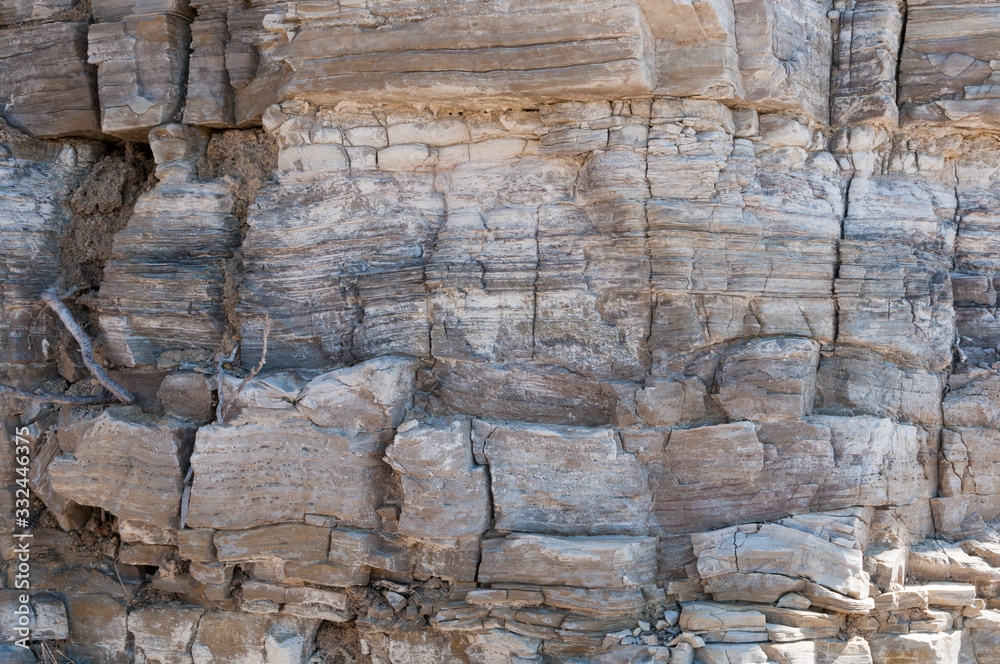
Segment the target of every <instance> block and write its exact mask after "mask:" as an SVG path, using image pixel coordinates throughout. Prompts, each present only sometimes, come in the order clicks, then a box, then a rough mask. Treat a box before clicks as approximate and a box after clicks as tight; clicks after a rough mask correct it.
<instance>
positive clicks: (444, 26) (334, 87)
mask: <svg viewBox="0 0 1000 664" xmlns="http://www.w3.org/2000/svg"><path fill="white" fill-rule="evenodd" d="M293 8H294V3H293ZM293 8H291V9H292V11H288V10H286V12H285V13H284V15H283V16H282V15H280V14H279V15H276V16H274V17H273V18H270V20H272V21H274V22H275V23H277V24H278V25H281V27H282V28H284V29H285V30H286V34H287V33H288V31H289V30H291V31H293V34H295V36H296V38H295V39H294V40H292V41H291V42H290V43H289V44H288V45H287V46H285V47H282V48H279V49H278V50H277V51H276V53H275V55H274V57H275V58H277V59H279V60H281V61H283V62H285V63H287V64H288V65H289V66H290V67H291V69H292V76H291V79H290V80H289V81H288V83H286V85H285V86H284V87H283V90H282V94H283V96H284V97H285V98H293V97H298V98H303V99H308V100H309V101H311V102H314V103H322V104H326V103H335V102H336V101H339V100H340V99H343V98H353V99H356V100H364V101H381V102H386V101H388V102H395V101H402V100H406V99H408V98H410V97H411V96H412V95H413V94H414V92H415V91H419V94H420V95H421V96H422V97H424V98H426V99H428V100H434V101H437V102H446V101H450V100H451V99H452V98H453V95H454V93H455V91H456V90H461V91H462V95H463V96H464V97H466V98H468V99H474V100H494V99H495V100H503V101H514V100H519V99H523V98H525V97H529V98H533V99H538V98H543V99H544V98H545V97H550V98H556V99H560V98H561V99H567V98H569V99H573V98H583V99H587V98H593V97H595V96H597V97H601V96H602V93H604V96H607V95H606V93H607V92H610V91H613V92H614V93H615V94H616V95H618V96H624V97H628V96H633V95H641V94H644V93H648V92H649V91H650V90H651V89H652V86H653V81H654V74H653V72H652V71H651V70H650V69H651V67H650V64H651V63H649V62H648V59H647V55H646V54H647V51H649V50H651V49H652V47H653V44H652V43H651V36H650V35H649V32H648V30H649V28H648V26H647V25H646V21H645V18H644V16H643V13H642V11H641V10H640V9H639V7H637V6H636V5H635V4H634V3H632V2H617V1H615V0H587V3H586V5H584V6H578V7H576V9H578V10H579V11H581V12H585V13H587V14H588V15H589V16H590V19H589V20H587V21H586V22H582V23H581V22H576V21H570V20H560V19H558V18H557V17H560V16H564V17H565V16H567V15H565V14H561V11H562V10H563V9H565V4H564V3H562V2H551V1H550V2H546V3H543V4H537V3H536V4H533V5H530V6H523V7H517V8H511V10H507V11H503V10H501V11H497V10H496V9H493V8H492V7H485V6H484V7H477V6H476V5H475V4H472V3H449V4H444V5H443V6H442V5H439V6H437V7H435V6H434V5H430V6H429V7H427V8H424V11H419V12H416V13H415V15H414V16H413V19H416V20H412V19H411V21H410V22H406V23H399V24H390V25H388V26H386V27H385V28H383V29H381V30H372V29H370V28H368V27H367V26H365V25H364V24H363V23H362V22H360V21H359V22H358V24H355V25H351V24H349V23H348V24H346V25H343V26H342V27H330V24H329V23H327V24H326V25H324V23H326V22H328V21H336V19H337V18H338V16H337V15H338V14H340V12H341V11H343V10H341V9H338V8H336V7H331V8H330V9H328V10H326V11H323V10H318V11H317V9H315V8H312V7H311V9H312V10H313V11H311V12H309V13H304V12H298V13H294V9H293ZM428 10H429V11H428ZM435 10H436V11H435ZM543 17H544V18H543ZM334 25H336V23H334ZM567 68H569V70H570V71H565V70H566V69H567Z"/></svg>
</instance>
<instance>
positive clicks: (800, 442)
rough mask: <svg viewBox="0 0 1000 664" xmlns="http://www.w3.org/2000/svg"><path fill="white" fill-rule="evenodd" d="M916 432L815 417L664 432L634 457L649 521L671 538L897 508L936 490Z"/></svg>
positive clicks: (931, 451) (931, 460) (925, 444)
mask: <svg viewBox="0 0 1000 664" xmlns="http://www.w3.org/2000/svg"><path fill="white" fill-rule="evenodd" d="M921 434H922V432H921V430H920V429H917V428H916V427H913V426H909V425H899V424H895V423H893V422H892V421H891V420H889V419H885V418H874V417H839V416H813V417H809V418H805V419H801V420H799V419H786V420H781V421H778V422H769V423H764V424H760V425H755V424H753V423H751V422H737V423H732V424H722V425H714V426H707V427H699V428H695V429H682V430H676V431H673V432H671V434H670V437H669V439H668V441H667V444H666V446H665V447H664V448H662V450H663V451H662V452H661V451H660V449H659V448H657V446H655V445H652V446H650V449H648V450H645V451H644V452H643V453H642V455H641V458H642V462H643V465H644V466H645V467H646V470H647V473H648V477H649V486H650V489H651V491H652V493H653V511H654V514H655V519H656V522H657V523H658V524H659V525H660V526H661V527H663V528H665V529H667V530H668V531H669V532H690V530H691V528H692V527H694V524H699V525H701V526H703V527H705V528H715V527H719V526H723V525H729V524H733V523H741V522H745V521H752V520H758V521H762V520H768V519H775V518H781V517H783V516H785V515H787V514H789V513H802V512H807V511H812V510H829V509H840V508H845V507H851V506H855V505H878V506H883V505H894V504H895V505H905V504H911V503H914V502H916V501H918V500H921V499H926V498H928V497H930V496H932V495H934V494H935V493H936V491H937V468H936V463H937V462H936V448H932V447H931V442H932V441H931V440H929V439H928V437H927V436H923V435H921Z"/></svg>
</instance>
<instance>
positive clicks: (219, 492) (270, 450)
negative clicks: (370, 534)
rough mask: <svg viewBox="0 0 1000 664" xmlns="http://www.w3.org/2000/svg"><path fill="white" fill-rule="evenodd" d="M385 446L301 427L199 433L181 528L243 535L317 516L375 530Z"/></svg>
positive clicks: (378, 439) (373, 438)
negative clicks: (187, 507)
mask: <svg viewBox="0 0 1000 664" xmlns="http://www.w3.org/2000/svg"><path fill="white" fill-rule="evenodd" d="M388 442H389V437H388V436H387V435H386V434H363V435H358V436H350V435H345V434H344V433H342V432H340V431H338V430H335V429H327V428H323V427H317V426H315V425H314V424H312V423H309V422H303V421H299V422H294V421H290V422H287V423H285V424H282V425H257V424H248V425H244V426H239V427H226V426H207V427H202V428H201V429H199V431H198V435H197V440H196V441H195V447H194V454H193V455H192V457H191V465H192V468H193V469H194V484H193V485H192V490H191V503H190V511H189V512H188V516H187V524H188V525H189V526H191V527H195V528H202V527H203V528H221V529H242V528H252V527H254V526H259V525H264V524H269V523H280V522H282V521H303V520H304V519H305V515H306V514H318V515H326V516H332V517H336V518H337V519H339V520H341V521H342V522H343V523H345V524H347V525H353V526H358V527H363V528H364V527H376V526H378V524H379V517H378V515H377V514H376V513H375V510H376V509H377V508H378V506H379V505H380V503H381V497H382V494H383V490H384V482H385V481H386V478H387V476H388V475H389V472H390V470H389V467H388V466H386V465H385V464H384V462H383V461H382V455H383V452H384V450H385V447H386V445H387V444H388ZM293 452H294V453H293Z"/></svg>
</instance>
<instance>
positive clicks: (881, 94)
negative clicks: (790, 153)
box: [830, 0, 904, 126]
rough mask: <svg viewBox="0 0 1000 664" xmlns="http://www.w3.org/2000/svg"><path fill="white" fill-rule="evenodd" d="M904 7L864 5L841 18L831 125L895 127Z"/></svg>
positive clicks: (875, 0) (873, 1)
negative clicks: (897, 77)
mask: <svg viewBox="0 0 1000 664" xmlns="http://www.w3.org/2000/svg"><path fill="white" fill-rule="evenodd" d="M903 8H904V3H902V2H897V1H896V0H889V1H887V2H883V1H881V0H863V1H862V2H855V3H852V4H851V5H849V6H848V7H846V8H845V10H844V11H843V13H841V14H840V16H839V28H840V29H839V35H838V39H837V40H836V47H835V50H834V58H833V60H834V62H833V64H834V67H833V78H832V81H831V83H832V85H831V88H832V89H831V91H830V93H831V120H832V123H833V124H837V125H850V124H856V123H873V124H875V123H878V124H885V125H888V126H894V125H895V124H896V123H897V122H898V120H899V110H898V108H897V106H896V65H897V60H898V55H899V50H900V48H899V47H900V42H901V41H902V32H903V11H902V10H903Z"/></svg>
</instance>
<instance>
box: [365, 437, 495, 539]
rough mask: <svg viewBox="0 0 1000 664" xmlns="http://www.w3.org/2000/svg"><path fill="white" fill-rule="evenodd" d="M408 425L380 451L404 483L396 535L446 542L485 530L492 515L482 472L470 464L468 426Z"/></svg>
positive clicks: (470, 440) (470, 448)
mask: <svg viewBox="0 0 1000 664" xmlns="http://www.w3.org/2000/svg"><path fill="white" fill-rule="evenodd" d="M407 425H410V426H404V427H401V428H400V430H399V432H398V433H397V434H396V438H395V440H394V441H393V444H392V445H390V446H389V447H388V448H387V449H386V452H385V454H386V460H387V461H388V463H389V464H390V465H391V466H392V467H393V469H394V470H395V471H396V472H397V473H399V474H400V476H401V477H402V482H403V494H404V497H403V509H402V513H401V514H400V517H399V527H398V531H397V532H399V534H400V535H405V536H407V537H412V538H415V539H420V540H429V541H436V540H439V541H445V542H447V541H451V540H457V539H458V538H461V537H465V536H468V535H480V534H481V533H483V532H484V531H486V529H487V528H488V527H489V525H490V511H491V509H490V495H489V491H488V489H487V471H486V468H484V467H482V466H478V465H476V464H475V461H474V459H473V456H472V427H471V424H470V422H469V421H468V420H455V421H452V422H447V423H445V422H442V423H435V422H429V423H423V424H418V423H417V422H415V421H413V422H408V423H407Z"/></svg>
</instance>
